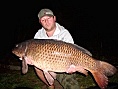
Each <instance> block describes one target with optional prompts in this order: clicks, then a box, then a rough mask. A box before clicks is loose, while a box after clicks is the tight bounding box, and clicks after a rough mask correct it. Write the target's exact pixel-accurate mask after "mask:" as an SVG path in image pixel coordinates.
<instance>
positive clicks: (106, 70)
mask: <svg viewBox="0 0 118 89" xmlns="http://www.w3.org/2000/svg"><path fill="white" fill-rule="evenodd" d="M12 52H13V53H14V54H15V55H16V56H18V57H19V58H20V59H21V60H22V63H23V65H24V64H25V66H23V67H22V72H23V73H27V71H28V65H27V64H29V65H33V66H35V67H37V68H39V69H41V70H43V72H44V75H45V77H46V79H47V81H48V82H49V84H50V85H52V84H54V79H56V72H60V73H61V72H62V73H63V72H66V73H74V72H80V73H83V74H85V75H88V72H87V71H89V72H91V74H92V75H93V77H94V79H95V81H96V83H97V84H98V86H99V87H100V88H101V89H105V88H106V87H107V85H108V77H107V76H112V75H114V74H115V73H116V71H117V69H116V68H115V67H114V66H113V65H111V64H109V63H107V62H104V61H100V60H97V59H94V58H93V57H92V56H91V54H90V55H89V53H87V51H86V50H84V49H82V48H81V47H79V46H77V45H75V44H71V43H66V42H63V41H59V40H53V39H30V40H26V41H24V42H21V43H19V44H17V45H16V46H15V47H14V48H13V50H12Z"/></svg>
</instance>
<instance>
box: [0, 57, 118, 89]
mask: <svg viewBox="0 0 118 89" xmlns="http://www.w3.org/2000/svg"><path fill="white" fill-rule="evenodd" d="M12 60H13V59H11V61H12ZM18 62H19V61H17V63H15V65H16V64H17V65H19V63H18ZM117 63H118V62H117ZM11 64H12V65H13V64H14V63H13V61H12V63H11ZM115 64H116V62H115ZM77 78H78V83H79V85H80V88H81V89H99V88H98V86H97V84H96V83H95V81H94V79H93V77H92V75H91V74H89V75H88V76H83V75H81V74H78V76H77ZM108 78H109V84H108V88H107V89H118V72H117V73H116V74H115V75H113V76H111V77H108ZM43 86H44V83H43V82H42V81H41V80H40V79H39V78H38V77H37V76H36V74H35V72H34V69H33V67H32V66H29V70H28V73H27V74H25V75H23V74H21V71H20V70H9V69H5V68H0V89H42V87H43ZM114 87H116V88H114Z"/></svg>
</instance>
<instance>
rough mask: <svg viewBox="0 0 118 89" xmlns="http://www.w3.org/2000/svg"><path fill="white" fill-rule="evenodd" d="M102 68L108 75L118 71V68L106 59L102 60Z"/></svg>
mask: <svg viewBox="0 0 118 89" xmlns="http://www.w3.org/2000/svg"><path fill="white" fill-rule="evenodd" d="M100 67H101V68H100V69H102V72H103V73H104V74H105V75H106V76H112V75H113V74H115V73H116V72H117V69H116V68H115V67H114V66H113V65H111V64H109V63H107V62H104V61H100Z"/></svg>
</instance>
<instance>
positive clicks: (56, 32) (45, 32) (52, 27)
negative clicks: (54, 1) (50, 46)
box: [34, 9, 79, 89]
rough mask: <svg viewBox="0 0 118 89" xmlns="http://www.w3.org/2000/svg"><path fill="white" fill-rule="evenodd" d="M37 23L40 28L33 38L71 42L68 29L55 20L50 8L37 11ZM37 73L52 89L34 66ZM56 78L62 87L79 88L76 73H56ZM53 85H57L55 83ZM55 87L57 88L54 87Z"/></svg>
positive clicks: (65, 88) (68, 88)
mask: <svg viewBox="0 0 118 89" xmlns="http://www.w3.org/2000/svg"><path fill="white" fill-rule="evenodd" d="M38 18H39V23H40V24H41V25H42V28H41V29H39V30H38V32H37V33H36V34H35V36H34V39H58V40H62V41H65V42H69V43H73V44H74V41H73V38H72V36H71V34H70V33H69V31H68V30H67V29H65V28H64V27H63V26H61V25H60V24H58V23H57V22H56V16H55V15H54V14H53V12H52V11H51V10H50V9H42V10H41V11H40V12H39V13H38ZM35 70H36V73H37V75H38V76H39V77H40V79H41V80H42V81H43V82H44V83H45V84H46V85H48V86H49V87H48V88H49V89H54V85H49V84H48V82H47V81H46V79H45V77H44V75H43V72H42V70H39V69H37V68H36V67H35ZM56 78H57V80H58V81H59V82H60V84H61V85H62V86H63V88H64V89H79V85H78V81H77V78H76V74H75V73H74V74H66V73H63V74H57V77H56ZM55 87H57V86H56V85H55ZM56 89H57V88H56Z"/></svg>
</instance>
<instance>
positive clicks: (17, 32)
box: [0, 0, 118, 56]
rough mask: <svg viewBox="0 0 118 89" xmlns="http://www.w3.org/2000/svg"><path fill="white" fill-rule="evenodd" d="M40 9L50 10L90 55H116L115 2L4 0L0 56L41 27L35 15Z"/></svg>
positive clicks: (117, 24) (117, 19)
mask: <svg viewBox="0 0 118 89" xmlns="http://www.w3.org/2000/svg"><path fill="white" fill-rule="evenodd" d="M42 8H49V9H51V10H52V11H53V12H54V14H55V15H56V17H57V22H58V23H59V24H60V25H63V26H64V27H65V28H66V29H68V30H69V32H70V33H71V35H72V37H73V39H74V41H75V43H76V44H78V45H80V46H82V47H84V48H86V49H88V50H90V51H91V52H92V54H96V53H98V54H99V55H109V56H118V52H117V51H118V48H117V45H118V32H117V30H118V5H117V3H116V2H108V1H107V2H88V1H87V2H85V1H84V2H79V1H78V2H75V1H74V0H57V1H56V0H54V1H53V0H47V1H46V0H16V1H11V0H10V1H5V0H4V2H3V5H2V8H1V9H2V10H1V11H2V12H1V30H0V31H1V32H0V33H1V46H0V55H1V56H4V55H5V54H7V53H9V52H11V49H12V48H13V46H14V45H15V44H16V43H19V42H22V41H24V40H27V39H31V38H33V37H34V35H35V33H36V32H37V31H38V29H40V28H41V25H40V24H39V22H38V17H37V15H38V12H39V11H40V10H41V9H42Z"/></svg>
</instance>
